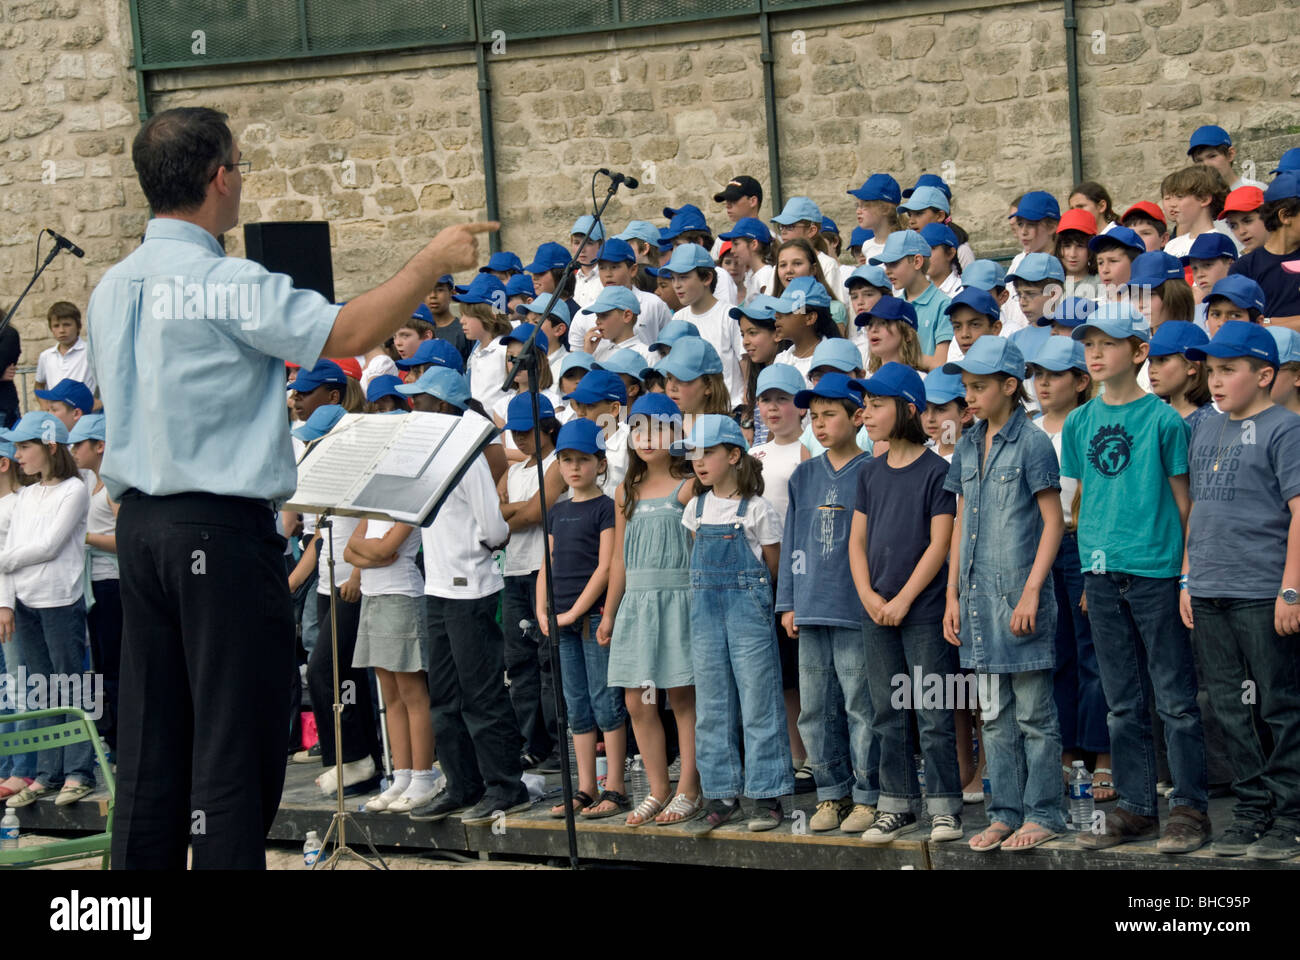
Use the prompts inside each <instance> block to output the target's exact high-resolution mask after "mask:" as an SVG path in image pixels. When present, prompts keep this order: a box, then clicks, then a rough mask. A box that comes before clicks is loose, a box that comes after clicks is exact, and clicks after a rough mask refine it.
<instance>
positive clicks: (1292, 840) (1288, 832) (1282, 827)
mask: <svg viewBox="0 0 1300 960" xmlns="http://www.w3.org/2000/svg"><path fill="white" fill-rule="evenodd" d="M1297 855H1300V830H1296V829H1295V828H1294V827H1288V826H1287V825H1286V824H1283V823H1275V824H1273V826H1272V827H1270V828H1269V830H1268V833H1266V834H1264V835H1263V836H1262V837H1260V838H1259V839H1258V840H1256V841H1255V842H1254V843H1252V844H1251V845H1250V849H1248V850H1247V851H1246V856H1247V857H1249V858H1250V859H1251V860H1290V859H1291V858H1292V857H1294V856H1297Z"/></svg>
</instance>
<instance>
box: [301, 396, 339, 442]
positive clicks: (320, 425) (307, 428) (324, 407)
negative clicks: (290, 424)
mask: <svg viewBox="0 0 1300 960" xmlns="http://www.w3.org/2000/svg"><path fill="white" fill-rule="evenodd" d="M345 413H347V411H346V410H344V409H343V407H342V406H340V405H339V404H337V403H324V404H321V405H320V406H319V407H317V408H316V409H315V410H313V411H312V412H311V416H310V417H308V418H307V420H306V422H305V423H303V424H302V426H299V427H294V428H293V430H292V433H293V435H294V436H295V437H297V438H298V439H299V440H301V441H302V442H303V443H311V442H312V441H313V440H319V439H320V438H321V437H323V436H325V434H327V433H329V432H330V431H331V430H333V429H334V425H335V424H336V423H338V422H339V421H340V420H342V419H343V415H344V414H345Z"/></svg>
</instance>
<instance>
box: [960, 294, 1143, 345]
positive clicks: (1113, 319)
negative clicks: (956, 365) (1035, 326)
mask: <svg viewBox="0 0 1300 960" xmlns="http://www.w3.org/2000/svg"><path fill="white" fill-rule="evenodd" d="M1094 328H1096V329H1097V330H1100V331H1101V332H1102V333H1104V334H1105V335H1106V336H1108V337H1114V338H1115V339H1117V340H1127V339H1128V338H1129V337H1137V338H1138V339H1139V340H1141V341H1142V342H1143V343H1149V342H1150V341H1151V323H1150V321H1148V320H1147V318H1146V317H1144V316H1142V314H1140V313H1139V312H1138V310H1137V307H1135V306H1133V304H1131V303H1127V302H1126V303H1100V304H1098V305H1097V309H1095V310H1094V311H1093V312H1092V316H1090V317H1089V318H1088V319H1087V320H1085V321H1084V322H1083V323H1081V324H1079V325H1078V326H1077V327H1075V328H1074V329H1073V330H1071V331H1070V336H1071V337H1073V338H1074V339H1075V340H1082V339H1083V338H1084V337H1086V336H1087V335H1088V331H1089V330H1092V329H1094ZM976 342H977V343H978V342H979V341H976Z"/></svg>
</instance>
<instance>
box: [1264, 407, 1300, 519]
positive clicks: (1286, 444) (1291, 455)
mask: <svg viewBox="0 0 1300 960" xmlns="http://www.w3.org/2000/svg"><path fill="white" fill-rule="evenodd" d="M1273 436H1274V441H1273V448H1272V450H1270V451H1269V453H1270V455H1271V458H1272V467H1273V472H1274V473H1275V474H1276V476H1277V485H1278V489H1279V490H1280V491H1281V493H1282V504H1283V506H1284V507H1285V505H1286V503H1287V501H1289V500H1290V499H1291V498H1292V497H1296V496H1300V417H1295V416H1292V417H1288V418H1287V422H1286V424H1285V425H1284V426H1283V427H1282V429H1281V430H1278V431H1276V432H1275V433H1274V434H1273Z"/></svg>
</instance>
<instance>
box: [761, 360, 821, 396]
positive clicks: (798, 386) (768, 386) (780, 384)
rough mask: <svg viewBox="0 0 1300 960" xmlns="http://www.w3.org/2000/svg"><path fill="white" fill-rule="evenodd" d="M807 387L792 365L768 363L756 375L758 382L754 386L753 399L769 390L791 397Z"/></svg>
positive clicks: (806, 383)
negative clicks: (778, 391)
mask: <svg viewBox="0 0 1300 960" xmlns="http://www.w3.org/2000/svg"><path fill="white" fill-rule="evenodd" d="M807 386H808V381H807V380H805V379H804V377H803V374H802V373H800V372H799V368H798V367H796V366H795V365H794V364H792V363H769V364H768V365H767V366H766V367H764V368H763V369H762V371H760V372H759V374H758V382H757V383H756V384H755V385H754V397H755V399H757V398H759V397H761V396H762V395H763V394H765V393H767V391H769V390H780V391H781V392H782V393H788V394H790V396H792V397H793V396H794V395H795V394H797V393H798V392H799V391H800V390H803V389H804V388H805V387H807Z"/></svg>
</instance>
